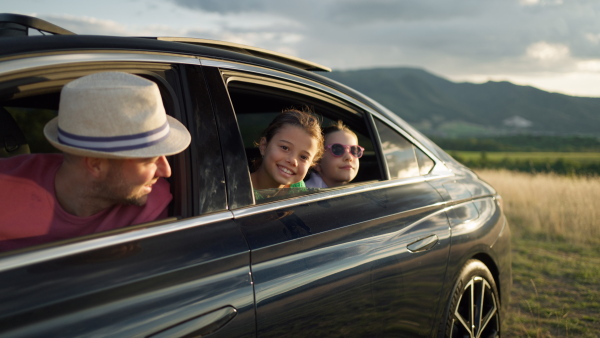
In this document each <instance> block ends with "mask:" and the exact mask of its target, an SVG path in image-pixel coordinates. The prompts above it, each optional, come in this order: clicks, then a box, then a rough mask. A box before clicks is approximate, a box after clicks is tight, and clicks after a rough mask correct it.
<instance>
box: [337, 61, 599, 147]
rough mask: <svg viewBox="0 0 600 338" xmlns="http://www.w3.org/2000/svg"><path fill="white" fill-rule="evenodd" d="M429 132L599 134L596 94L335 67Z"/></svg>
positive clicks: (393, 70) (345, 80)
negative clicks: (460, 81)
mask: <svg viewBox="0 0 600 338" xmlns="http://www.w3.org/2000/svg"><path fill="white" fill-rule="evenodd" d="M325 75H326V76H327V77H329V78H332V79H334V80H337V81H339V82H341V83H343V84H346V85H348V86H350V87H353V88H355V89H357V90H359V91H361V92H363V93H364V94H366V95H368V96H370V97H371V98H373V99H375V100H377V101H379V102H380V103H381V104H383V105H384V106H386V107H387V108H389V109H390V110H391V111H393V112H394V113H396V114H398V115H399V116H400V117H402V118H403V119H404V120H406V121H407V122H409V123H411V124H412V125H414V126H415V127H417V128H418V129H419V130H421V131H422V132H424V133H425V134H428V135H430V136H437V137H469V136H481V135H486V136H492V135H512V134H534V135H583V136H594V137H600V98H589V97H575V96H568V95H563V94H557V93H549V92H545V91H543V90H540V89H537V88H534V87H530V86H519V85H515V84H512V83H510V82H492V81H490V82H487V83H483V84H474V83H467V82H465V83H456V82H452V81H449V80H447V79H444V78H442V77H439V76H436V75H434V74H431V73H429V72H427V71H425V70H423V69H417V68H376V69H361V70H348V71H333V72H331V73H328V74H325Z"/></svg>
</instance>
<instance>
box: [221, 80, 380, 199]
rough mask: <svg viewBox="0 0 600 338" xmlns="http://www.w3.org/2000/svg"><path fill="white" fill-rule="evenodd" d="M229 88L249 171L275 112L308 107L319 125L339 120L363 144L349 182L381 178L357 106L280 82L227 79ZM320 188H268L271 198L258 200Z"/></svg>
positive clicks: (314, 190) (253, 167)
mask: <svg viewBox="0 0 600 338" xmlns="http://www.w3.org/2000/svg"><path fill="white" fill-rule="evenodd" d="M228 92H229V95H230V98H231V102H232V104H233V108H234V111H235V114H236V118H237V121H238V126H239V129H240V134H241V136H242V139H243V142H244V148H245V151H246V156H247V160H248V170H249V171H250V172H253V171H254V170H255V169H256V166H255V160H256V159H257V158H258V157H259V156H260V152H259V150H258V147H257V142H259V141H260V136H261V133H262V131H263V130H264V129H265V128H266V127H267V126H268V125H269V123H270V122H271V121H272V120H273V119H274V118H275V116H277V115H278V114H279V113H280V112H281V111H283V110H285V109H288V108H296V109H303V108H305V107H307V108H309V109H310V110H311V111H312V112H313V113H315V114H316V115H317V116H318V117H319V118H320V119H321V126H322V127H327V126H329V125H331V124H332V123H333V122H336V121H338V120H339V121H342V122H343V123H344V124H345V125H347V126H348V127H349V128H350V129H351V130H352V131H353V132H354V133H355V134H356V135H357V138H358V142H359V144H360V145H361V146H362V147H364V148H365V150H364V154H363V156H362V157H361V159H360V169H359V171H358V174H357V176H356V177H355V179H354V180H353V181H352V182H351V184H358V183H361V182H366V181H373V180H381V179H382V177H381V170H380V168H379V167H380V164H379V162H378V161H377V157H376V155H375V150H374V149H375V148H374V146H373V142H372V141H371V137H370V136H369V135H370V134H369V130H368V128H367V124H366V122H365V121H366V119H365V116H364V113H362V112H360V111H359V110H358V109H357V110H352V109H351V108H350V107H346V106H343V104H336V102H333V101H334V99H333V98H331V97H329V96H320V95H319V94H315V95H307V93H306V92H302V91H301V90H298V88H297V87H294V88H291V89H288V88H282V86H281V85H279V86H273V87H271V86H267V85H258V84H254V83H246V82H242V81H231V82H229V83H228ZM311 174H312V171H309V173H308V174H307V176H306V177H305V180H307V179H308V178H309V177H310V175H311ZM322 189H324V188H309V189H306V190H304V191H280V192H279V193H278V194H276V192H277V190H281V189H275V190H274V191H271V192H265V193H266V194H267V195H269V196H274V197H273V198H261V199H260V201H257V203H264V202H268V201H272V200H276V199H282V198H290V197H294V196H299V195H306V194H309V193H316V192H320V191H322ZM325 189H329V188H325ZM288 190H289V189H288ZM255 197H256V193H255Z"/></svg>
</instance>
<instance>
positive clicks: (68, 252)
mask: <svg viewBox="0 0 600 338" xmlns="http://www.w3.org/2000/svg"><path fill="white" fill-rule="evenodd" d="M122 57H123V55H122V54H101V53H99V54H97V55H91V54H85V55H78V54H77V53H72V54H70V55H69V58H68V59H63V58H61V56H60V55H47V56H43V55H42V56H35V57H31V58H29V59H28V64H33V65H35V66H36V67H35V69H32V70H29V69H25V70H23V64H22V63H19V62H18V61H19V60H18V59H16V60H15V61H12V62H0V79H2V81H0V83H1V84H0V94H1V95H0V97H1V98H2V102H1V104H2V107H6V108H7V110H9V111H11V112H12V113H13V114H20V115H19V117H20V119H19V120H21V121H22V118H24V117H23V115H25V120H26V121H35V120H36V118H35V116H33V115H35V114H41V115H44V116H46V115H47V114H50V115H52V114H56V109H57V103H58V100H57V97H58V93H59V90H60V87H61V86H62V85H64V84H65V83H67V82H68V81H69V80H71V79H74V78H76V77H79V76H83V75H86V74H89V73H92V72H97V71H101V70H102V71H104V70H119V71H125V72H130V73H134V74H137V75H140V76H144V77H146V78H149V79H151V80H153V81H155V82H157V84H158V85H159V88H160V89H161V94H162V95H163V100H164V103H165V108H166V110H167V112H168V114H170V115H172V116H174V117H175V118H177V119H179V120H180V121H182V122H184V123H185V124H186V125H187V127H188V129H189V131H190V133H191V134H192V144H191V145H190V147H189V148H188V149H187V150H186V151H184V152H183V153H181V154H179V155H176V156H174V157H172V158H170V159H169V161H170V162H171V166H172V168H173V176H172V178H171V187H172V193H173V195H174V202H173V205H172V211H171V216H170V217H169V218H167V219H164V220H160V221H156V222H153V223H147V224H140V225H135V226H131V227H126V228H121V229H117V230H113V231H109V232H105V233H99V234H94V235H89V236H84V237H79V238H74V239H69V240H65V241H62V242H55V243H48V244H45V245H41V246H36V247H30V248H25V249H22V250H19V251H13V252H6V253H3V254H2V255H0V336H2V337H80V336H86V337H89V336H102V337H108V336H110V337H179V336H188V335H193V336H198V335H208V334H213V335H215V336H242V337H243V336H254V335H255V314H254V296H253V288H252V283H251V276H250V268H249V262H250V253H249V248H248V245H247V243H246V242H245V239H244V237H243V235H242V233H241V231H240V228H239V225H238V224H237V223H236V222H235V221H234V220H233V215H232V213H231V212H230V211H228V210H227V197H226V191H225V184H224V182H225V180H224V168H223V161H222V157H221V147H220V145H219V141H218V132H217V129H216V122H215V118H214V114H213V110H212V109H211V104H210V100H209V99H208V92H207V90H206V87H205V86H204V85H203V83H204V80H203V78H202V74H201V70H200V66H199V65H198V64H199V62H198V60H197V59H195V58H189V57H174V56H163V55H154V56H152V55H150V56H149V55H147V54H140V55H137V54H127V55H126V57H127V58H128V59H127V61H126V62H125V61H123V60H122ZM7 79H10V81H4V80H7ZM16 88H18V90H16ZM27 114H33V115H27ZM41 125H43V123H42V124H41ZM29 126H32V124H27V125H26V126H24V127H29ZM25 129H27V128H25ZM33 132H34V131H32V130H29V129H27V130H26V134H29V133H33ZM30 136H33V135H30ZM32 139H39V137H38V138H36V137H33V138H32ZM41 139H42V140H43V138H41ZM35 149H36V147H32V150H35Z"/></svg>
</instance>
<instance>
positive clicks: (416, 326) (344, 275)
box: [205, 62, 449, 336]
mask: <svg viewBox="0 0 600 338" xmlns="http://www.w3.org/2000/svg"><path fill="white" fill-rule="evenodd" d="M212 65H215V66H219V67H220V69H216V68H214V69H210V67H205V70H206V72H207V73H210V74H211V75H210V76H209V77H210V80H209V83H210V85H211V92H213V93H215V92H216V91H217V90H213V89H212V88H213V86H214V87H215V88H219V89H218V91H220V93H221V94H222V95H225V94H227V95H229V97H230V99H231V102H232V105H231V106H227V105H223V106H222V107H221V111H220V113H219V114H218V116H219V118H223V117H224V116H228V115H233V114H235V117H232V116H230V117H228V118H226V119H225V118H224V122H225V123H229V124H223V125H221V126H220V129H221V130H231V129H232V128H235V127H236V125H235V124H233V123H235V122H238V123H239V128H240V133H239V134H235V133H232V134H230V135H229V136H230V137H231V142H229V143H230V144H231V145H235V144H238V147H239V148H240V149H241V148H242V147H244V148H248V145H249V144H251V143H252V142H248V140H247V139H245V138H244V135H242V134H244V133H245V131H247V129H250V128H253V129H257V127H256V125H255V124H256V123H259V122H262V123H263V126H262V128H264V127H266V123H268V122H269V119H267V118H265V116H269V114H268V113H271V114H273V113H275V114H276V113H277V109H281V108H287V107H288V106H289V105H292V106H294V105H297V104H300V105H302V104H307V105H308V106H310V107H312V108H313V110H316V111H317V112H321V113H324V114H327V118H328V119H331V120H335V119H337V118H340V119H345V120H346V121H344V122H347V123H352V125H353V126H354V129H355V130H359V131H360V132H362V134H363V136H364V135H366V136H367V137H368V138H369V141H368V142H371V144H370V145H369V146H368V147H366V148H368V149H369V154H368V155H366V158H369V157H370V159H366V160H365V166H364V167H363V166H362V165H363V164H362V162H361V170H363V168H364V171H363V173H366V175H364V177H362V178H361V181H362V182H357V184H351V185H348V186H344V187H341V188H334V189H325V190H323V191H316V192H314V193H313V194H308V195H302V196H292V197H290V198H287V199H284V200H273V201H270V202H269V203H262V204H256V203H255V201H254V199H253V197H252V196H253V194H252V191H251V190H250V189H247V190H245V193H244V190H241V189H239V186H238V187H237V188H236V189H237V192H238V193H237V194H233V193H232V192H230V193H229V196H230V197H231V198H235V199H236V202H235V203H234V204H235V205H236V206H238V207H234V208H232V209H233V213H234V216H235V219H236V221H237V222H239V224H240V226H241V230H242V232H243V234H244V236H245V238H246V240H247V242H248V244H249V246H250V249H251V270H252V277H253V283H254V288H255V299H256V316H257V318H256V319H257V334H258V336H282V335H286V336H348V335H352V336H366V335H377V334H387V335H398V334H405V335H406V334H408V335H427V334H429V332H430V330H431V325H432V321H433V319H434V318H433V317H434V314H435V309H436V307H437V297H438V296H439V291H440V289H441V285H442V284H443V280H444V274H445V268H446V261H447V255H448V248H449V227H448V221H447V218H446V216H445V214H444V211H443V205H442V199H441V197H440V195H439V194H438V193H437V192H436V191H435V190H434V189H433V188H432V187H431V185H430V184H428V183H427V182H426V178H425V176H426V174H423V175H422V174H421V172H420V170H419V167H418V164H417V160H416V155H414V156H413V157H414V158H415V163H414V164H412V165H416V166H417V171H416V175H414V176H408V177H398V176H397V175H396V176H392V177H390V175H389V173H388V172H389V170H388V164H387V161H386V159H385V158H384V155H383V153H382V150H381V149H382V146H381V143H380V142H381V141H380V140H379V136H377V135H378V134H377V129H376V126H375V125H374V124H373V121H372V120H371V116H370V114H369V113H367V112H366V111H364V110H363V109H361V108H360V107H356V106H354V107H353V106H352V105H348V104H347V102H344V100H340V99H339V98H337V97H335V96H332V95H329V94H324V93H322V91H321V89H323V90H326V88H317V89H315V88H313V87H311V86H308V85H306V83H307V81H305V80H299V79H294V78H293V77H291V76H290V77H289V81H290V82H289V83H288V82H286V81H283V80H280V78H282V77H283V78H286V75H284V74H276V76H275V74H273V72H271V71H268V70H264V69H255V68H253V67H242V66H240V65H235V66H230V65H228V64H227V63H225V62H219V63H214V62H213V63H212ZM230 67H231V68H234V67H235V70H230V69H229V68H230ZM239 69H242V70H245V71H247V73H245V72H241V71H238V70H239ZM222 86H225V87H226V90H225V89H223V88H222ZM261 112H266V113H264V114H263V113H261ZM246 115H249V116H246ZM271 116H272V115H271ZM244 121H251V122H249V123H250V127H248V126H244V125H243V123H244ZM361 124H362V128H361V127H360V126H361ZM258 129H259V130H258V131H260V129H261V128H258ZM359 139H361V137H360V136H359ZM362 139H363V140H364V138H362ZM222 142H223V141H222ZM246 150H247V149H246ZM391 156H392V157H393V156H399V155H394V154H392V155H391ZM224 160H225V162H226V163H228V161H229V163H232V164H234V163H236V165H231V166H227V165H226V168H227V170H226V172H227V176H228V177H229V175H233V176H235V177H236V179H235V180H236V182H239V181H241V180H242V181H244V182H243V184H242V186H243V187H248V186H251V183H250V182H249V181H250V179H249V170H250V169H248V166H246V165H244V166H242V165H240V162H246V163H248V162H251V161H249V160H250V159H249V158H243V157H240V156H239V154H237V153H236V154H235V155H232V156H231V158H230V159H229V160H228V159H227V154H226V155H225V159H224ZM430 161H431V160H430ZM431 162H432V163H433V161H431ZM431 168H432V166H430V168H429V169H431ZM390 178H391V179H390ZM232 188H233V187H231V186H230V185H229V184H228V189H232ZM420 276H421V277H420Z"/></svg>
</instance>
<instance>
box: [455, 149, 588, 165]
mask: <svg viewBox="0 0 600 338" xmlns="http://www.w3.org/2000/svg"><path fill="white" fill-rule="evenodd" d="M451 154H452V155H454V154H457V155H458V156H459V157H461V158H464V159H466V160H478V159H481V157H482V152H481V151H451ZM484 156H486V157H487V159H488V160H490V161H501V160H502V159H505V158H508V159H513V160H533V161H543V160H556V159H559V158H562V159H564V160H569V161H576V162H580V163H591V162H600V153H598V152H581V153H579V152H560V153H559V152H490V151H487V152H485V155H484Z"/></svg>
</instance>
